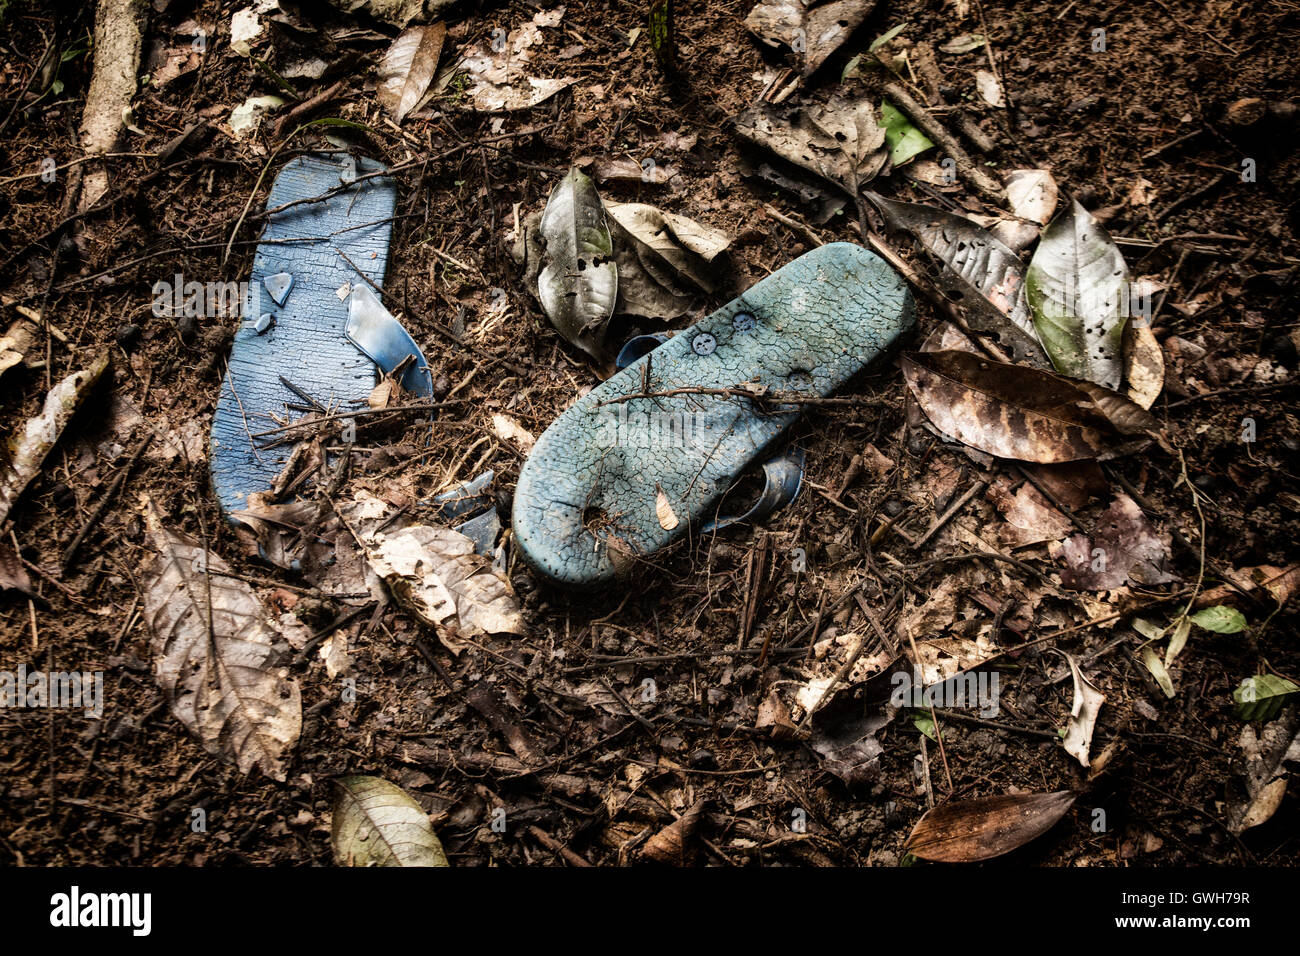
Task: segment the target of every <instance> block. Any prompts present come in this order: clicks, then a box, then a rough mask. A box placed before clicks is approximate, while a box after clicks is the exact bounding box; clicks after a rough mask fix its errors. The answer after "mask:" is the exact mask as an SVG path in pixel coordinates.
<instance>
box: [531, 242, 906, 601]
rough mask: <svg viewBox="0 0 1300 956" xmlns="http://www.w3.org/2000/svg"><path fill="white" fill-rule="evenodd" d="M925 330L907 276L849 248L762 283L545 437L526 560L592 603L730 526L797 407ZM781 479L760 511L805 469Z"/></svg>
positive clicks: (782, 469) (535, 457)
mask: <svg viewBox="0 0 1300 956" xmlns="http://www.w3.org/2000/svg"><path fill="white" fill-rule="evenodd" d="M913 321H914V319H913V304H912V297H911V294H910V293H909V292H908V290H907V287H906V285H905V284H904V283H903V280H902V279H901V278H900V277H899V275H898V273H896V272H895V271H894V270H893V269H892V268H891V267H890V266H889V265H888V264H887V263H886V262H885V261H884V260H882V259H881V258H880V257H879V256H877V255H875V254H874V253H871V252H868V251H867V250H866V249H863V248H861V247H860V246H856V245H853V244H851V243H832V244H831V245H826V246H822V247H820V248H818V249H815V250H813V251H812V252H809V253H807V254H806V255H803V256H801V257H799V258H798V259H796V260H795V261H794V262H791V263H790V264H789V265H787V266H785V267H784V268H782V269H781V270H779V271H777V272H775V273H773V274H772V275H770V276H768V277H767V278H766V279H763V280H762V281H761V282H759V283H757V284H756V285H754V286H753V287H752V288H750V289H749V290H748V291H747V292H745V293H744V294H743V295H741V296H739V297H738V298H736V299H733V300H732V301H731V302H729V303H727V305H725V306H723V307H722V308H721V309H719V310H718V311H717V312H714V313H713V314H712V315H710V316H708V317H707V318H705V319H702V320H701V321H700V322H698V323H696V324H695V325H694V326H692V327H691V328H689V329H687V330H685V331H683V332H680V333H678V334H677V335H676V336H674V337H673V338H671V339H669V340H668V341H666V342H664V343H663V344H662V345H660V346H659V347H658V348H654V349H653V350H652V351H649V352H647V353H645V354H643V355H641V356H640V357H639V358H636V359H635V361H633V362H632V363H631V364H630V365H629V366H628V367H627V368H625V369H623V370H622V371H620V372H618V373H617V374H615V375H614V376H613V377H611V378H610V379H609V380H608V381H606V382H604V383H603V384H601V385H600V386H598V387H597V388H595V389H593V390H592V391H591V392H589V393H587V394H586V395H584V396H583V397H582V398H580V399H579V400H578V401H577V402H576V403H575V404H574V405H573V406H572V407H571V408H569V409H568V410H567V411H566V412H564V414H562V415H561V416H560V417H559V418H558V419H556V421H555V422H554V423H552V425H551V426H550V427H549V428H548V429H547V430H546V431H545V432H544V433H543V434H542V436H541V438H539V439H538V440H537V444H536V445H535V446H534V448H533V451H532V453H531V454H530V455H529V457H528V460H527V461H526V462H525V463H524V466H523V468H522V469H521V470H520V473H519V482H518V485H517V486H516V489H515V496H514V511H513V519H512V525H513V530H514V537H515V541H516V542H517V543H518V545H519V548H520V551H521V553H522V554H523V556H524V558H525V560H526V561H527V562H528V564H529V565H531V566H532V567H533V568H534V569H535V570H536V571H538V572H539V573H540V574H542V575H544V576H545V577H546V578H548V579H550V580H551V581H553V582H554V583H556V584H559V585H562V586H566V587H571V588H576V589H590V588H594V587H597V586H600V585H602V584H605V583H608V582H610V581H612V580H614V579H616V578H617V577H619V575H620V574H621V573H628V572H630V570H631V569H632V568H634V567H635V566H636V564H637V562H638V559H639V558H646V557H648V556H651V555H653V554H655V553H656V552H659V551H661V550H662V549H664V548H665V547H667V546H668V545H670V544H672V543H673V542H674V541H676V540H679V539H680V538H682V537H683V536H684V535H686V534H687V533H689V531H690V530H691V529H692V528H694V529H697V530H703V529H704V528H705V527H708V522H709V521H710V519H712V520H714V521H718V520H719V519H718V515H717V510H718V504H719V502H720V500H721V499H722V497H723V496H724V495H725V493H726V492H727V491H728V490H729V489H730V488H732V487H733V486H734V485H735V483H736V482H737V481H738V480H739V479H740V478H741V477H742V476H743V475H744V474H745V473H746V472H747V471H749V470H750V469H751V468H753V467H754V466H756V465H757V464H758V463H760V462H763V461H765V460H767V459H769V458H771V456H772V452H773V450H774V449H776V448H777V447H779V446H780V445H781V444H782V442H783V441H784V440H785V439H786V438H787V436H788V434H789V432H790V429H791V427H792V426H793V425H794V424H795V422H796V421H797V420H798V418H799V414H800V411H801V407H800V405H799V404H798V403H797V402H794V401H793V399H794V398H795V397H800V396H803V397H816V396H827V395H830V394H831V393H832V392H834V391H836V390H837V389H839V388H841V387H842V386H843V385H844V384H845V383H846V382H848V380H849V379H850V378H852V377H853V376H854V375H855V374H856V373H858V372H859V371H861V370H862V369H863V368H864V367H865V366H866V365H867V364H868V363H870V362H871V361H872V360H873V359H874V358H876V357H877V356H878V355H880V354H881V353H882V352H884V351H885V350H886V349H888V348H889V347H890V346H891V345H892V344H893V343H894V342H895V341H896V340H897V339H898V338H899V336H900V335H902V334H903V333H904V332H905V331H907V330H908V329H909V328H911V326H912V324H913ZM641 347H643V346H641ZM783 398H789V399H791V400H789V401H784V402H782V401H781V399H783ZM775 467H776V471H775V472H769V473H768V474H767V482H768V490H765V492H764V497H767V496H769V493H770V494H771V495H776V496H778V497H779V496H780V495H781V494H782V493H783V492H782V488H783V487H785V486H788V484H789V483H790V482H791V481H792V480H793V479H792V475H797V474H799V473H801V471H802V463H801V461H798V462H797V465H796V461H795V460H793V459H791V460H787V461H785V462H784V463H783V464H778V465H776V466H775ZM766 470H767V469H765V471H766ZM769 510H770V509H769ZM756 516H757V515H756V514H751V515H749V518H750V520H753V519H754V518H755V517H756ZM719 526H720V525H719Z"/></svg>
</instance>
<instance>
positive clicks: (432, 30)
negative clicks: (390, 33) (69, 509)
mask: <svg viewBox="0 0 1300 956" xmlns="http://www.w3.org/2000/svg"><path fill="white" fill-rule="evenodd" d="M446 37H447V26H446V24H444V23H434V24H431V25H429V26H420V27H411V29H409V30H407V31H405V32H404V33H403V34H402V35H401V36H399V37H398V38H397V39H396V40H394V41H393V45H392V46H390V47H389V48H388V51H387V52H386V53H384V56H383V58H382V59H381V60H380V61H379V68H378V77H377V79H376V83H375V97H376V98H377V99H378V100H379V105H380V106H382V107H383V108H384V109H385V110H386V111H387V112H388V115H389V116H391V117H392V118H393V122H394V123H398V124H400V123H401V122H402V120H404V119H406V114H407V113H409V112H411V110H413V109H415V108H416V107H417V106H418V105H419V104H420V100H422V99H423V98H424V95H425V93H427V92H428V89H429V84H430V83H432V82H433V74H434V72H435V71H436V70H437V68H438V57H439V56H441V55H442V43H443V40H445V39H446Z"/></svg>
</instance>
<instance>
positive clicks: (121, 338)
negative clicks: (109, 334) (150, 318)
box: [117, 324, 140, 352]
mask: <svg viewBox="0 0 1300 956" xmlns="http://www.w3.org/2000/svg"><path fill="white" fill-rule="evenodd" d="M139 342H140V326H138V325H130V324H128V325H124V326H122V327H121V328H120V329H118V330H117V344H118V345H120V346H121V347H122V348H123V349H124V350H125V351H127V352H130V351H131V350H132V349H134V348H135V347H136V345H138V344H139Z"/></svg>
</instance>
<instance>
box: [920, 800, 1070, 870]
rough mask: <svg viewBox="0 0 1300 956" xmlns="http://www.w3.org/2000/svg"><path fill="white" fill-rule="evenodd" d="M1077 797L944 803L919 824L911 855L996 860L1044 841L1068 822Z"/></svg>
mask: <svg viewBox="0 0 1300 956" xmlns="http://www.w3.org/2000/svg"><path fill="white" fill-rule="evenodd" d="M1077 796H1078V795H1077V794H1075V793H1073V792H1071V791H1069V790H1058V791H1057V792H1056V793H1016V794H1006V795H1005V796H998V797H980V798H978V799H975V800H959V801H956V802H952V803H945V804H943V805H941V806H937V807H935V808H934V809H933V810H930V811H929V812H928V813H926V815H925V816H923V817H921V819H920V820H918V821H917V824H916V826H915V827H914V828H913V829H912V834H911V836H909V837H908V838H907V851H908V852H909V853H911V854H913V855H915V856H919V857H920V858H921V859H923V860H933V861H935V862H936V863H974V862H976V861H979V860H988V859H992V858H993V857H995V856H1001V855H1002V854H1003V853H1010V852H1011V851H1012V850H1014V849H1016V848H1017V847H1020V846H1023V845H1024V844H1026V843H1028V842H1029V841H1030V840H1033V839H1035V838H1036V837H1040V836H1042V835H1043V834H1044V833H1046V832H1047V831H1048V830H1050V829H1051V828H1052V827H1053V826H1054V825H1055V824H1056V822H1057V821H1058V820H1060V819H1061V817H1063V816H1065V814H1066V811H1068V810H1069V809H1070V807H1071V806H1073V805H1074V801H1075V799H1076V798H1077Z"/></svg>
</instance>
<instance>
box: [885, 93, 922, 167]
mask: <svg viewBox="0 0 1300 956" xmlns="http://www.w3.org/2000/svg"><path fill="white" fill-rule="evenodd" d="M880 115H881V116H882V117H883V118H884V123H883V124H882V125H883V126H884V127H885V143H886V145H888V146H889V159H890V162H892V163H893V164H894V165H895V166H902V165H903V164H904V163H910V162H911V161H912V160H913V158H915V157H916V156H917V155H919V154H920V153H923V152H925V151H926V150H927V149H930V148H931V147H932V146H934V143H932V142H930V140H929V139H928V138H927V137H926V135H925V134H924V133H922V132H921V131H920V130H919V129H917V128H916V127H915V126H913V125H912V123H911V121H910V120H908V118H907V117H906V116H904V115H903V114H902V112H900V111H899V110H898V108H897V107H895V106H894V104H893V103H891V102H889V100H882V101H881V104H880Z"/></svg>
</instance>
